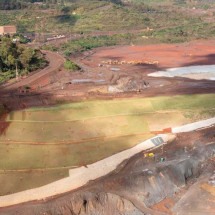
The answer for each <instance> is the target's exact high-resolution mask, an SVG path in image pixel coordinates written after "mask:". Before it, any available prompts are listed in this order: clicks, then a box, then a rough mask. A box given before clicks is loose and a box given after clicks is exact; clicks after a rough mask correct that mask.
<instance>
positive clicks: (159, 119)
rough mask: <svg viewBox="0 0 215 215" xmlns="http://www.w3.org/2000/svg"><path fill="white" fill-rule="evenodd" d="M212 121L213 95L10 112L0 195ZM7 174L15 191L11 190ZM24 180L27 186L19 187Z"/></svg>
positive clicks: (1, 152) (1, 151)
mask: <svg viewBox="0 0 215 215" xmlns="http://www.w3.org/2000/svg"><path fill="white" fill-rule="evenodd" d="M214 116H215V99H214V95H213V94H206V95H186V96H171V97H157V98H139V99H136V98H135V99H120V100H109V101H84V102H77V103H69V104H62V105H57V106H53V107H48V108H44V107H41V108H31V109H27V110H23V111H15V112H11V113H10V114H9V115H8V117H7V119H6V122H2V123H3V124H2V125H7V126H8V127H7V128H6V130H5V131H4V132H3V134H2V135H1V136H0V143H1V144H0V172H1V171H2V173H1V174H0V183H3V182H4V184H5V186H4V189H1V191H0V195H3V194H6V193H11V192H15V191H20V190H24V189H28V188H32V187H36V186H41V185H43V184H46V183H49V182H51V181H54V180H57V179H59V178H63V177H65V176H66V175H67V174H68V169H69V168H73V167H74V166H80V165H85V164H89V163H93V162H95V161H97V160H100V159H102V158H105V157H107V156H110V155H112V154H114V153H117V152H119V151H122V150H125V149H127V148H130V147H132V146H134V145H136V144H138V143H140V142H142V141H144V140H146V139H148V138H150V137H152V136H154V134H153V131H159V130H162V129H164V128H168V127H172V126H173V127H175V126H179V125H182V124H186V123H190V122H193V121H198V120H201V119H206V118H209V117H214ZM17 160H19V162H17ZM16 170H19V171H16ZM12 174H13V175H14V177H15V179H18V180H17V186H12V184H13V183H12V182H14V178H13V177H12V178H11V179H10V176H11V175H12ZM34 176H35V178H34ZM23 177H26V178H27V179H29V181H28V183H22V181H23V180H25V178H23ZM6 180H7V181H6Z"/></svg>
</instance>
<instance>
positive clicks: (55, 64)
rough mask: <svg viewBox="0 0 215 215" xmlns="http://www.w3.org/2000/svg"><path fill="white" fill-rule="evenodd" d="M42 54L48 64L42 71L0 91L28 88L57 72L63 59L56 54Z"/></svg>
mask: <svg viewBox="0 0 215 215" xmlns="http://www.w3.org/2000/svg"><path fill="white" fill-rule="evenodd" d="M42 53H43V54H45V57H46V59H47V60H48V62H49V65H48V66H47V67H45V68H44V69H42V70H40V71H39V72H35V73H33V74H30V75H29V76H28V77H27V78H25V79H20V80H19V81H17V82H14V83H10V84H6V85H4V86H2V87H0V89H2V90H10V91H11V90H15V89H18V88H20V87H23V86H30V85H31V84H33V83H34V82H36V81H38V80H39V79H41V78H43V77H44V76H46V75H49V74H51V73H53V72H55V71H57V70H59V69H60V68H61V67H62V65H63V63H64V61H65V59H64V58H63V57H62V56H61V55H60V54H58V53H54V52H51V51H42Z"/></svg>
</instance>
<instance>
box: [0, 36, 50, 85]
mask: <svg viewBox="0 0 215 215" xmlns="http://www.w3.org/2000/svg"><path fill="white" fill-rule="evenodd" d="M46 64H47V62H46V60H45V59H44V57H43V54H42V53H41V52H40V51H39V50H36V49H32V48H29V47H27V46H25V45H22V44H19V43H15V42H13V40H12V39H11V38H10V37H9V36H4V37H2V38H1V39H0V82H4V81H6V80H8V79H11V78H14V77H18V76H21V75H25V74H28V73H29V72H31V71H34V70H36V69H39V68H42V67H44V66H45V65H46Z"/></svg>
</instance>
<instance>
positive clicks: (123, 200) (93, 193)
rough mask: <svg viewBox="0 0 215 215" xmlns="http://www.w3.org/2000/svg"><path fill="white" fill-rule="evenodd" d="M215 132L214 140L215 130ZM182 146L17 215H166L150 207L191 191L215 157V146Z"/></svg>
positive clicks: (135, 159) (139, 157) (30, 206)
mask: <svg viewBox="0 0 215 215" xmlns="http://www.w3.org/2000/svg"><path fill="white" fill-rule="evenodd" d="M200 132H201V131H200ZM211 132H212V133H213V135H212V136H211V137H212V139H213V138H214V130H213V129H212V130H211ZM197 133H198V132H197ZM183 135H184V134H183ZM186 135H187V134H186ZM188 137H189V136H188ZM182 139H183V138H182ZM213 140H214V139H213ZM200 141H201V140H200ZM173 144H175V146H174V147H173ZM180 144H181V145H180V146H178V140H177V139H176V142H173V143H172V144H170V145H171V146H169V147H170V148H169V150H164V152H162V153H161V152H160V151H161V149H157V150H156V151H154V152H155V157H154V158H147V159H146V158H144V159H143V157H144V156H143V154H142V153H140V154H138V155H136V156H135V157H133V158H131V159H130V160H129V161H128V162H126V163H124V164H123V165H121V166H119V168H118V170H117V171H116V172H115V173H113V174H111V175H109V176H107V177H104V178H103V179H100V180H99V181H97V182H96V183H95V182H92V183H90V184H89V185H88V186H86V187H85V188H82V189H81V190H78V191H76V192H72V193H69V194H66V195H64V196H62V197H59V198H56V199H52V200H49V201H48V202H45V203H37V204H26V205H23V206H20V207H16V214H19V215H22V214H47V215H56V214H63V215H64V214H65V215H67V214H68V215H69V214H72V215H95V214H96V215H106V214H107V215H109V214H114V215H120V214H126V215H143V214H163V213H161V212H158V211H154V210H152V209H150V207H151V206H153V205H154V204H156V203H158V202H160V201H162V200H163V199H165V198H166V197H173V196H174V195H175V194H177V193H178V192H179V191H180V190H181V189H182V188H183V189H187V188H186V187H187V182H190V181H192V180H190V179H192V178H195V180H198V178H199V176H201V177H202V176H204V174H205V172H207V170H208V168H209V166H210V165H208V163H210V162H209V160H210V159H211V157H213V156H214V150H215V144H209V145H198V144H197V145H194V146H193V145H192V146H190V145H189V143H188V144H187V146H188V148H187V147H186V148H184V146H185V145H186V143H184V142H183V143H180ZM167 147H168V146H167ZM162 157H165V161H164V162H161V158H162ZM206 167H207V168H206ZM208 172H210V171H208ZM208 172H207V173H208ZM14 211H15V210H14V208H13V207H12V208H10V209H4V210H3V211H2V212H0V214H4V215H5V214H7V215H12V214H14Z"/></svg>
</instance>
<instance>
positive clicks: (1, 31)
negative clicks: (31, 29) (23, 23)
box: [0, 25, 16, 35]
mask: <svg viewBox="0 0 215 215" xmlns="http://www.w3.org/2000/svg"><path fill="white" fill-rule="evenodd" d="M5 34H10V35H13V34H16V26H14V25H6V26H0V35H5Z"/></svg>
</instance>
